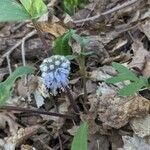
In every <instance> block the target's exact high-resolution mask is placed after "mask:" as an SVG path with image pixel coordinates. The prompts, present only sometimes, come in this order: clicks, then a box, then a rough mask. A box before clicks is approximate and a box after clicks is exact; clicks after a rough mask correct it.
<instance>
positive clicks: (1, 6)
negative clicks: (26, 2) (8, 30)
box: [0, 0, 30, 22]
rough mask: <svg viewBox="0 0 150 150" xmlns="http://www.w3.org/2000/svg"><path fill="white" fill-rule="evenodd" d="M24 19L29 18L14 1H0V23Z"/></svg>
mask: <svg viewBox="0 0 150 150" xmlns="http://www.w3.org/2000/svg"><path fill="white" fill-rule="evenodd" d="M25 19H30V16H29V14H28V13H27V12H26V10H25V9H24V8H23V7H22V6H21V5H20V4H19V3H18V2H17V1H16V0H0V22H6V21H18V20H25Z"/></svg>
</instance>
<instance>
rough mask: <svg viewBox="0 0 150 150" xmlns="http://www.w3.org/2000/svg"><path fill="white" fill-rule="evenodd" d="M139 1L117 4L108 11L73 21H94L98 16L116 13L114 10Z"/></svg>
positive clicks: (132, 0)
mask: <svg viewBox="0 0 150 150" xmlns="http://www.w3.org/2000/svg"><path fill="white" fill-rule="evenodd" d="M138 1H139V0H131V1H128V2H125V3H123V4H122V5H120V6H116V7H114V8H112V9H110V10H108V11H105V12H103V13H101V14H98V15H95V16H93V17H89V18H85V19H81V20H75V21H73V23H76V24H77V23H82V22H86V21H93V20H95V19H98V18H100V17H102V16H105V15H108V14H111V13H114V12H116V11H118V10H120V9H123V8H126V7H128V6H131V5H133V4H135V3H136V2H138Z"/></svg>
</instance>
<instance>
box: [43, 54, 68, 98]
mask: <svg viewBox="0 0 150 150" xmlns="http://www.w3.org/2000/svg"><path fill="white" fill-rule="evenodd" d="M40 70H41V71H42V79H43V82H44V84H45V85H46V87H47V88H48V89H50V90H51V92H52V94H54V95H56V94H57V89H58V88H63V87H64V86H67V85H68V83H69V80H68V76H69V72H70V61H69V60H68V59H67V58H66V57H64V56H60V55H53V56H51V57H49V58H46V59H44V60H43V62H42V64H41V65H40Z"/></svg>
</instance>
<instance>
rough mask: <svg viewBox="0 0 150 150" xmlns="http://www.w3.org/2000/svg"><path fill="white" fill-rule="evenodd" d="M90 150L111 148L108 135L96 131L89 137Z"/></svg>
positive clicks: (107, 149)
mask: <svg viewBox="0 0 150 150" xmlns="http://www.w3.org/2000/svg"><path fill="white" fill-rule="evenodd" d="M89 141H90V142H89V150H109V141H108V138H107V136H104V135H101V134H99V133H96V134H94V135H91V136H90V137H89Z"/></svg>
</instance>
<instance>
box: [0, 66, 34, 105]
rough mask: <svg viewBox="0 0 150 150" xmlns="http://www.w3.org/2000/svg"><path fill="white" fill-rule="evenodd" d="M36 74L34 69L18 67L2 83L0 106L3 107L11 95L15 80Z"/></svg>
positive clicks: (0, 84)
mask: <svg viewBox="0 0 150 150" xmlns="http://www.w3.org/2000/svg"><path fill="white" fill-rule="evenodd" d="M33 72H34V68H33V67H27V66H24V67H18V68H17V69H16V70H15V71H14V72H13V73H12V74H11V75H10V76H9V77H8V78H7V79H6V80H5V81H4V82H1V83H0V105H3V104H4V103H5V101H6V100H7V98H8V97H9V96H10V95H11V89H12V86H13V84H14V82H15V80H16V79H17V78H18V77H20V76H23V75H26V74H31V73H33Z"/></svg>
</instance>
